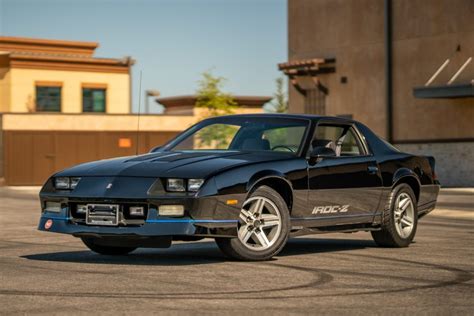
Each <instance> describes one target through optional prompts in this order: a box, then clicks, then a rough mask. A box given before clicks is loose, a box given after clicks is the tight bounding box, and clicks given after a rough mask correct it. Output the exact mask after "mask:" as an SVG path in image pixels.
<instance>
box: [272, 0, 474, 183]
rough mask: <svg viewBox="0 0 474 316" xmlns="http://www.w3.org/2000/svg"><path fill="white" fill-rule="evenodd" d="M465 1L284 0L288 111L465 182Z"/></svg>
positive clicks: (469, 46)
mask: <svg viewBox="0 0 474 316" xmlns="http://www.w3.org/2000/svg"><path fill="white" fill-rule="evenodd" d="M473 21H474V1H472V0H432V1H423V0H396V1H391V0H385V1H382V0H289V1H288V43H289V47H288V56H289V61H288V62H285V63H282V64H280V65H279V68H280V70H282V71H283V72H284V73H285V74H286V75H287V76H288V77H289V79H290V82H291V83H290V93H289V94H290V112H293V113H313V114H326V115H340V116H348V117H352V118H354V119H356V120H359V121H362V122H364V123H366V124H367V125H368V126H370V127H371V128H372V129H373V130H374V131H375V132H377V133H378V134H379V135H381V136H383V137H385V138H386V139H387V140H389V141H390V142H392V143H394V144H396V145H397V146H398V147H399V148H401V149H403V150H406V151H409V152H414V153H420V154H432V155H434V156H435V157H436V158H437V161H438V164H437V169H438V174H439V177H440V179H441V182H442V183H443V184H445V185H448V186H466V185H469V186H473V185H474V60H472V59H473V57H474V23H473Z"/></svg>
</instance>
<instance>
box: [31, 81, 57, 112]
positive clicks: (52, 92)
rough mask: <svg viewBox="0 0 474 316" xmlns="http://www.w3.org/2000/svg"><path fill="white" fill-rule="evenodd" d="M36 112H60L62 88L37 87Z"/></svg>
mask: <svg viewBox="0 0 474 316" xmlns="http://www.w3.org/2000/svg"><path fill="white" fill-rule="evenodd" d="M36 111H37V112H60V111H61V87H36Z"/></svg>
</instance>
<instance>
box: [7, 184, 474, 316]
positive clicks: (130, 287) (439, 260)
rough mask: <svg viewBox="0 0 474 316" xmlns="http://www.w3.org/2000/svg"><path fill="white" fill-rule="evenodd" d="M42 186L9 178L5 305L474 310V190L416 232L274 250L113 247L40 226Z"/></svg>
mask: <svg viewBox="0 0 474 316" xmlns="http://www.w3.org/2000/svg"><path fill="white" fill-rule="evenodd" d="M36 190H37V189H35V188H31V189H30V188H26V189H18V188H16V189H14V188H7V187H3V188H0V249H1V250H0V273H1V274H0V313H1V314H12V313H21V314H24V313H51V312H56V313H77V314H80V313H83V314H91V313H108V314H112V313H114V314H116V313H117V312H119V313H132V312H138V313H142V314H143V313H145V314H151V313H159V312H161V313H165V312H167V313H168V312H175V313H176V312H182V313H189V314H190V313H194V311H200V312H201V314H204V313H206V314H208V313H214V314H217V313H219V314H220V313H222V312H228V313H231V312H233V313H239V314H246V313H252V314H257V313H260V314H261V313H262V312H263V313H270V312H272V313H273V312H277V313H288V312H292V313H300V314H308V313H312V314H314V313H338V314H351V315H352V314H365V313H367V312H370V313H376V314H381V313H386V312H389V313H391V314H395V313H397V314H399V313H404V314H408V313H412V312H414V313H424V314H433V313H435V314H474V294H473V293H474V292H473V289H474V281H473V280H472V272H473V270H474V260H473V259H474V251H473V250H474V247H473V237H474V234H473V233H474V216H473V215H474V191H473V190H449V191H444V192H443V194H442V196H441V197H440V203H439V210H436V211H434V212H433V214H431V215H429V216H427V217H425V218H424V219H422V220H421V222H420V225H419V227H418V234H417V237H416V240H415V243H414V244H412V245H411V246H410V247H409V248H405V249H384V248H377V247H376V246H375V244H374V243H373V242H372V240H371V238H370V235H369V234H368V233H356V234H330V235H317V236H311V237H304V238H297V239H293V240H291V241H290V243H289V245H288V246H287V247H286V248H285V249H284V251H283V252H282V253H281V254H280V255H279V256H278V257H276V258H275V259H274V260H272V261H269V262H260V263H246V262H233V261H228V260H226V259H225V258H224V257H223V256H222V255H221V254H220V252H219V251H218V249H217V247H216V246H215V245H214V243H213V241H212V240H204V241H202V242H197V243H178V244H176V245H174V246H173V247H172V248H170V249H161V250H160V249H140V250H138V251H136V252H134V253H132V254H131V255H129V256H122V257H106V256H99V255H96V254H94V253H92V252H89V251H87V250H86V248H85V247H84V246H83V245H82V243H81V242H80V241H79V240H78V239H75V238H73V237H70V236H65V235H59V234H49V233H42V232H38V231H37V230H36V224H37V220H38V217H39V207H38V201H37V198H36Z"/></svg>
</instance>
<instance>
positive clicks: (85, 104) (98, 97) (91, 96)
mask: <svg viewBox="0 0 474 316" xmlns="http://www.w3.org/2000/svg"><path fill="white" fill-rule="evenodd" d="M105 91H106V90H105V89H103V88H100V89H98V88H82V111H83V112H97V113H105Z"/></svg>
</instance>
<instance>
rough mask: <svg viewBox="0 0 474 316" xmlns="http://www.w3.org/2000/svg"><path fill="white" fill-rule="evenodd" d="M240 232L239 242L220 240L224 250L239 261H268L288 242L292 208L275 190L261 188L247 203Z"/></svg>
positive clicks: (220, 246) (244, 207) (239, 223)
mask: <svg viewBox="0 0 474 316" xmlns="http://www.w3.org/2000/svg"><path fill="white" fill-rule="evenodd" d="M237 228H238V231H237V236H238V237H237V238H216V243H217V245H218V246H219V248H220V250H221V251H222V252H223V253H224V254H226V255H227V256H229V257H231V258H234V259H238V260H250V261H259V260H268V259H270V258H272V257H273V256H275V255H277V254H278V253H279V252H280V251H281V249H283V247H284V246H285V244H286V241H287V240H288V234H289V231H290V216H289V211H288V207H287V205H286V203H285V201H284V200H283V198H282V197H281V196H280V195H279V194H278V193H277V192H276V191H275V190H273V189H272V188H270V187H267V186H261V187H259V188H258V189H257V190H255V191H254V192H253V193H252V194H251V195H250V197H249V198H248V199H247V200H246V201H245V202H244V204H243V206H242V209H241V211H240V216H239V222H238V226H237Z"/></svg>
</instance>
